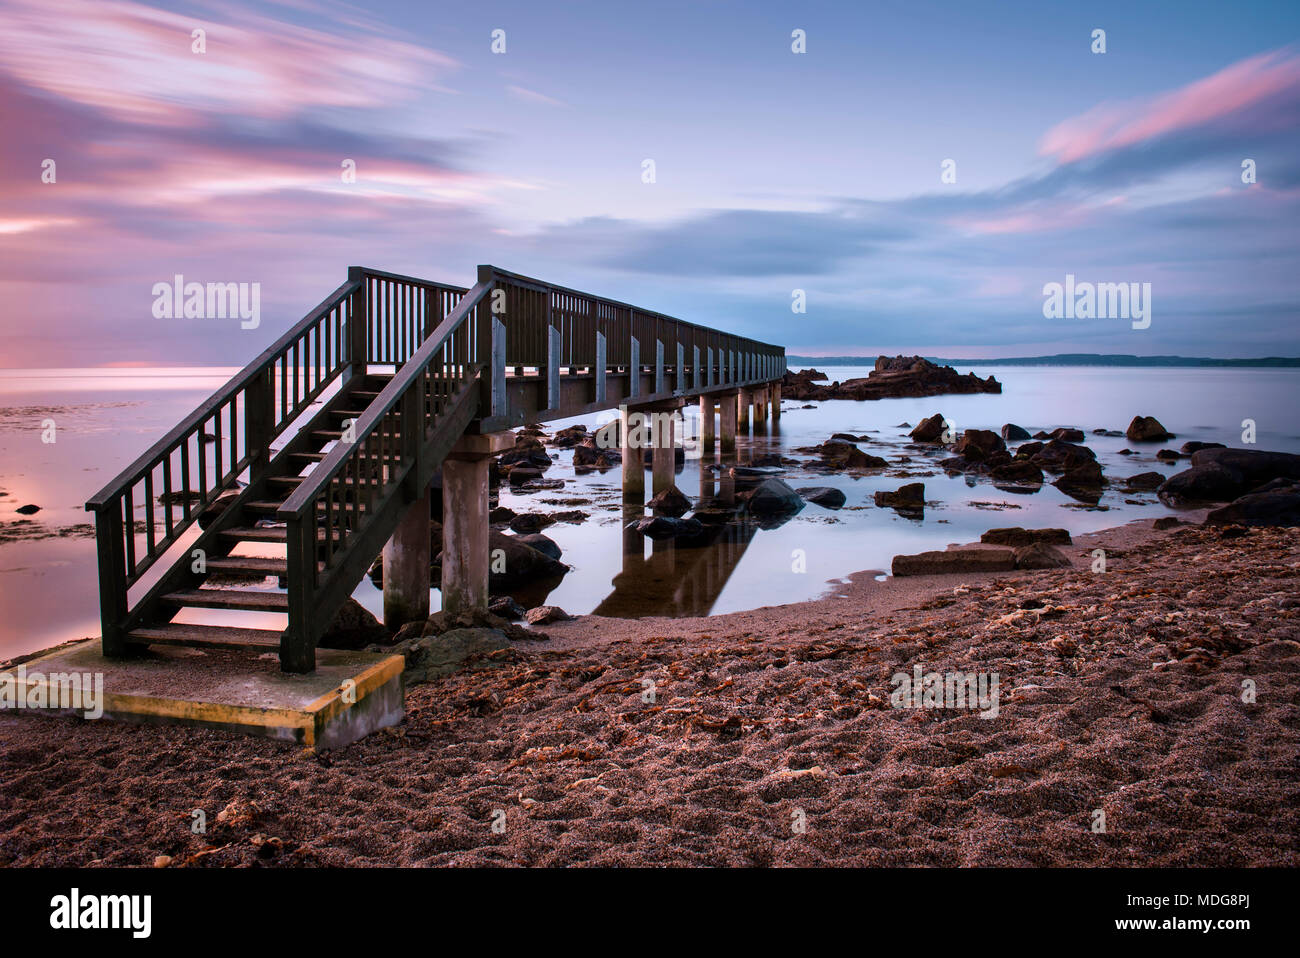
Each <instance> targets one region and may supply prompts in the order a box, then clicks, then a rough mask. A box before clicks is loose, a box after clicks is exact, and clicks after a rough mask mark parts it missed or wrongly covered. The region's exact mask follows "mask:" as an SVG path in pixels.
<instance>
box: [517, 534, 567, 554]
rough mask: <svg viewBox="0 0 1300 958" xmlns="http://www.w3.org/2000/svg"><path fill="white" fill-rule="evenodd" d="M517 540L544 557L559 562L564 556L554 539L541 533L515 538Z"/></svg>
mask: <svg viewBox="0 0 1300 958" xmlns="http://www.w3.org/2000/svg"><path fill="white" fill-rule="evenodd" d="M515 538H516V539H518V540H519V541H520V542H522V543H523V544H524V545H526V546H528V548H530V549H536V550H537V551H538V552H540V553H541V554H542V555H544V556H550V557H551V558H552V559H556V560H558V559H560V558H561V557H562V556H563V555H564V553H563V551H561V549H560V547H559V546H558V545H557V544H556V542H555V540H554V539H552V538H550V537H549V536H544V535H542V534H541V533H540V532H530V533H528V534H526V535H522V536H515Z"/></svg>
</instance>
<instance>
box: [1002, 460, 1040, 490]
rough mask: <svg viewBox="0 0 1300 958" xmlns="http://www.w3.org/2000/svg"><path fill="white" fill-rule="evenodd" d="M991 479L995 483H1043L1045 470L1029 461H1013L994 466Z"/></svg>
mask: <svg viewBox="0 0 1300 958" xmlns="http://www.w3.org/2000/svg"><path fill="white" fill-rule="evenodd" d="M989 477H990V478H991V479H993V481H995V482H1014V483H1029V482H1035V483H1040V484H1041V483H1042V481H1043V470H1042V469H1039V468H1038V466H1037V465H1035V464H1034V463H1033V462H1030V461H1029V460H1027V459H1012V460H1011V461H1010V462H1004V463H1001V464H1000V465H997V466H994V467H993V468H992V469H990V470H989Z"/></svg>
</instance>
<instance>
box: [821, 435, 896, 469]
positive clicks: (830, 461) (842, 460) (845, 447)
mask: <svg viewBox="0 0 1300 958" xmlns="http://www.w3.org/2000/svg"><path fill="white" fill-rule="evenodd" d="M816 451H817V453H818V455H820V456H821V457H822V462H823V463H824V464H825V465H827V466H830V467H832V468H836V469H883V468H885V467H886V466H888V465H889V463H888V462H887V461H885V460H884V459H881V458H880V457H879V456H872V455H869V454H868V453H865V452H863V451H862V450H861V449H859V448H858V447H857V446H855V445H854V444H853V443H851V442H846V441H844V440H843V439H830V440H827V441H826V442H824V443H822V444H821V445H820V446H818V447H817V450H816Z"/></svg>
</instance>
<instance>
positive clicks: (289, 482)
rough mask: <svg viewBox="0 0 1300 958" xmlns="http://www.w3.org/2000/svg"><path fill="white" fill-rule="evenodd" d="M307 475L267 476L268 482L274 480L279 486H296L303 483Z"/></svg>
mask: <svg viewBox="0 0 1300 958" xmlns="http://www.w3.org/2000/svg"><path fill="white" fill-rule="evenodd" d="M306 478H307V477H306V476H267V477H266V481H267V482H274V483H275V484H276V485H277V486H296V485H299V484H301V483H302V481H303V480H304V479H306Z"/></svg>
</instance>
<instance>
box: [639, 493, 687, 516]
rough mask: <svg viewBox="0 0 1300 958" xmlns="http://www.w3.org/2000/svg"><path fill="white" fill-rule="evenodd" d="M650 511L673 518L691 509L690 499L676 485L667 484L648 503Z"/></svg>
mask: <svg viewBox="0 0 1300 958" xmlns="http://www.w3.org/2000/svg"><path fill="white" fill-rule="evenodd" d="M648 505H649V507H650V511H651V512H653V513H654V514H655V515H657V516H670V517H672V518H674V519H676V518H678V517H680V516H684V515H685V514H686V513H688V512H690V510H691V500H690V499H687V498H686V494H685V493H683V492H682V491H681V490H680V489H678V488H677V487H676V486H669V487H668V488H667V489H665V490H664V491H663V492H660V493H658V494H657V495H655V496H654V498H652V499H651V500H650V502H649V503H648Z"/></svg>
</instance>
